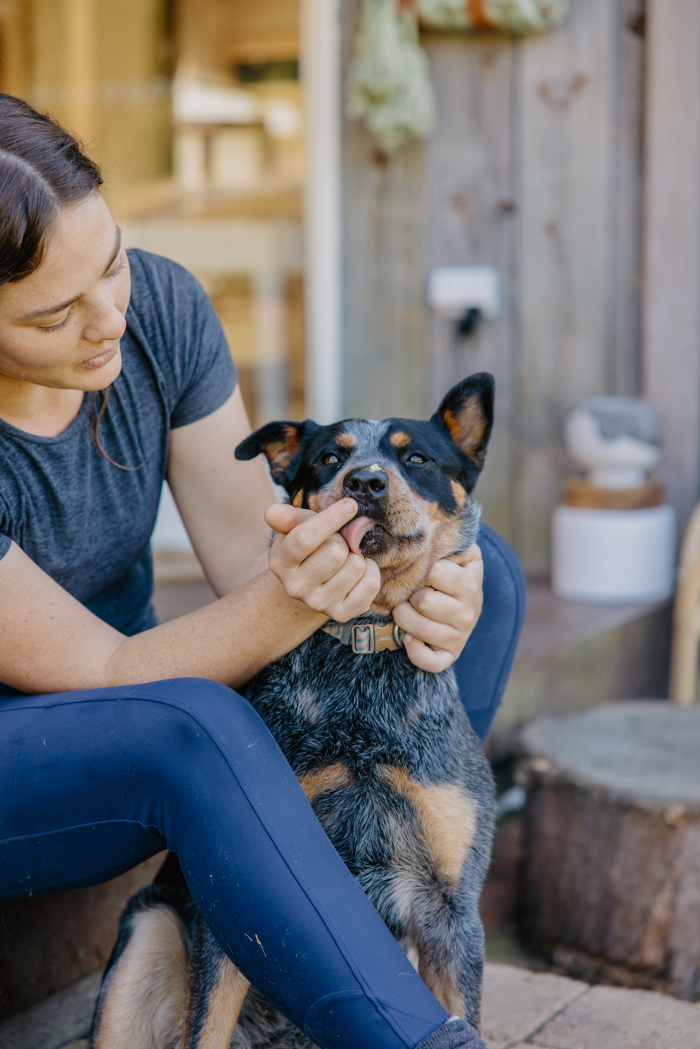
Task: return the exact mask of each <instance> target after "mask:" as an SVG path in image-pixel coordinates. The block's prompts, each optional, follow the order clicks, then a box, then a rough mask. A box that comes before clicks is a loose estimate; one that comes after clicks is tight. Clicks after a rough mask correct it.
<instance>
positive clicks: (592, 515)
mask: <svg viewBox="0 0 700 1049" xmlns="http://www.w3.org/2000/svg"><path fill="white" fill-rule="evenodd" d="M675 552H676V514H675V511H674V509H673V507H672V506H669V505H668V504H667V505H665V506H655V507H653V508H652V509H649V510H584V509H581V508H580V507H578V506H557V507H555V509H554V515H553V521H552V589H553V590H554V593H555V594H556V595H557V596H558V597H563V598H566V599H567V600H569V601H593V602H609V603H616V602H617V603H620V604H623V603H639V604H641V603H644V602H647V601H663V600H664V599H666V598H669V597H670V596H671V594H672V593H673V590H674V583H675Z"/></svg>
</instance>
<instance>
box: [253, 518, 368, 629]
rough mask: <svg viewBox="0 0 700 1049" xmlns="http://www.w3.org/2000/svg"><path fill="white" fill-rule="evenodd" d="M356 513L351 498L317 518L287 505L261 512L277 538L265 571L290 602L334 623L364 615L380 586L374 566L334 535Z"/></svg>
mask: <svg viewBox="0 0 700 1049" xmlns="http://www.w3.org/2000/svg"><path fill="white" fill-rule="evenodd" d="M356 513H357V503H356V502H355V501H354V499H341V500H340V502H337V503H333V504H332V505H331V506H328V507H326V509H325V510H321V512H320V513H315V512H314V511H313V510H301V509H298V508H297V507H294V506H290V505H289V504H288V503H275V504H273V505H272V506H270V507H268V509H267V510H266V511H265V520H266V522H267V524H268V525H269V526H270V527H271V528H274V529H275V531H276V533H277V534H276V535H275V537H274V539H273V542H272V547H271V548H270V559H269V564H270V571H271V572H273V574H274V575H276V576H277V578H278V579H279V581H280V582H281V583H282V585H283V587H284V589H285V590H286V591H287V594H288V595H289V597H292V598H295V599H296V600H297V601H303V603H304V604H305V605H307V607H308V608H311V609H312V610H313V611H314V612H322V613H323V614H324V615H327V616H329V617H330V618H331V619H335V620H336V621H337V622H339V623H345V622H347V621H348V620H349V619H354V617H355V616H359V615H362V613H363V612H366V611H367V609H368V608H369V607H370V605H371V604H372V601H373V600H374V598H375V597H376V595H377V594H378V593H379V588H380V586H381V579H380V576H379V569H378V567H377V565H376V563H375V562H374V561H371V560H369V558H364V557H362V555H361V554H353V553H351V552H350V548H349V547H348V544H347V543H346V542H345V540H344V539H343V537H342V536H341V535H340V534H339V533H340V529H341V528H342V527H343V525H346V524H347V523H348V521H351V520H352V519H353V517H354V516H355V514H356Z"/></svg>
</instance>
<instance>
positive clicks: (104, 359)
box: [83, 343, 119, 368]
mask: <svg viewBox="0 0 700 1049" xmlns="http://www.w3.org/2000/svg"><path fill="white" fill-rule="evenodd" d="M118 352H119V343H117V344H116V346H111V347H110V348H109V349H108V350H105V351H104V353H98V354H97V356H96V357H90V358H89V359H88V360H87V361H83V366H84V367H85V368H104V366H105V364H109V362H110V361H111V360H112V359H113V358H114V357H116V355H117V353H118Z"/></svg>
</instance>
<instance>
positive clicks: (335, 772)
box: [299, 762, 355, 804]
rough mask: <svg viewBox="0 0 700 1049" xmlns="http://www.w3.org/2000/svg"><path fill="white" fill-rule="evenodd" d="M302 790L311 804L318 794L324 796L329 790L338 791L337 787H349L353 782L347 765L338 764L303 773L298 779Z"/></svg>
mask: <svg viewBox="0 0 700 1049" xmlns="http://www.w3.org/2000/svg"><path fill="white" fill-rule="evenodd" d="M299 782H300V783H301V787H302V790H303V791H304V794H306V797H307V798H308V799H309V801H310V802H311V803H312V804H313V802H314V800H315V799H316V798H317V797H318V796H319V794H325V793H326V792H327V791H329V790H338V788H339V787H349V786H351V785H352V784H353V783H354V782H355V777H354V776H353V774H352V772H351V771H350V769H349V768H348V767H347V765H343V764H341V763H340V762H339V763H338V764H337V765H327V766H326V768H325V769H319V770H318V772H305V773H303V774H302V775H301V776H300V777H299Z"/></svg>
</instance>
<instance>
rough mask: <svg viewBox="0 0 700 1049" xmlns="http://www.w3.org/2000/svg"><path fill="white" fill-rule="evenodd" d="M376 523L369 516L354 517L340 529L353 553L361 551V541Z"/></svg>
mask: <svg viewBox="0 0 700 1049" xmlns="http://www.w3.org/2000/svg"><path fill="white" fill-rule="evenodd" d="M374 524H375V522H374V521H371V520H370V518H369V517H353V519H352V521H350V522H349V523H348V524H346V525H345V527H344V528H341V529H340V534H341V535H342V537H343V539H344V540H345V542H346V543H347V544H348V546H349V547H350V549H351V550H352V552H353V554H359V553H360V543H361V542H362V540H363V538H364V537H365V536H366V535H367V533H368V532H369V530H370V528H374Z"/></svg>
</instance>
